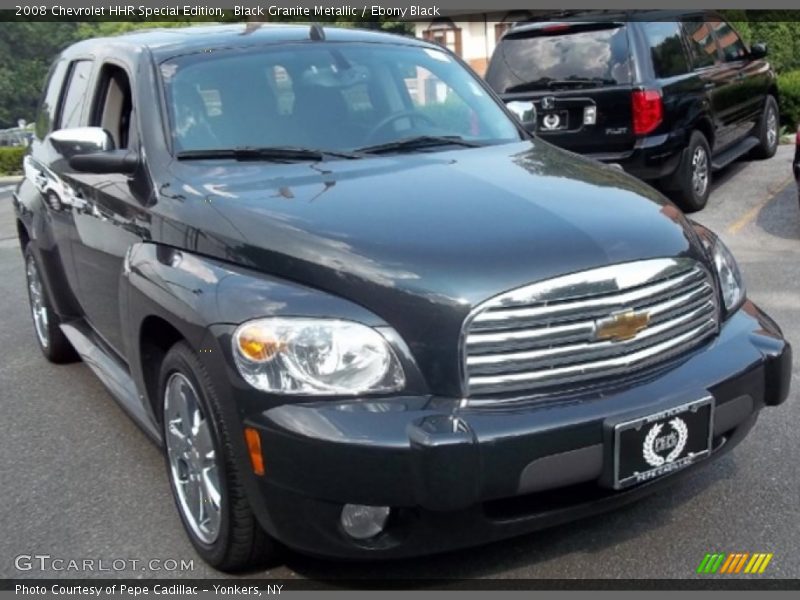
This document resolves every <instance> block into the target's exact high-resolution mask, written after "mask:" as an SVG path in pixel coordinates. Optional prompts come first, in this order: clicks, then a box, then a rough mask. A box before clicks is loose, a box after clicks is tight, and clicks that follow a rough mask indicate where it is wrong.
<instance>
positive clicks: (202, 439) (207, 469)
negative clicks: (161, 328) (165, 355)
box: [164, 372, 223, 544]
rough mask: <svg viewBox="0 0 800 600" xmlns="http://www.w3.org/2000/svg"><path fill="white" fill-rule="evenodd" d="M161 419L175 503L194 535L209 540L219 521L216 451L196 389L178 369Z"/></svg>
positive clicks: (169, 384) (166, 394)
mask: <svg viewBox="0 0 800 600" xmlns="http://www.w3.org/2000/svg"><path fill="white" fill-rule="evenodd" d="M164 422H165V424H166V427H165V436H166V446H167V457H168V461H169V471H170V477H171V478H172V483H173V486H174V488H175V491H176V494H177V496H178V506H179V508H180V510H181V512H182V513H183V516H184V519H185V521H186V522H187V523H188V524H189V527H190V528H191V529H192V531H193V532H194V534H195V535H196V536H197V538H198V539H199V540H200V541H202V542H203V543H205V544H212V543H214V541H215V540H216V539H217V537H218V536H219V531H220V523H221V522H222V502H223V498H222V491H221V490H222V488H221V486H220V476H219V468H218V465H217V457H218V455H217V451H216V448H215V447H214V441H213V439H212V434H211V424H210V423H209V421H208V419H207V418H206V415H205V414H204V413H203V409H202V407H201V405H200V402H199V399H198V394H197V391H196V390H195V388H194V386H193V385H192V383H191V381H189V379H188V378H187V377H186V376H185V375H183V374H182V373H179V372H176V373H173V374H172V375H170V377H169V379H168V380H167V384H166V386H165V390H164Z"/></svg>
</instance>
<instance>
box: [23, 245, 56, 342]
mask: <svg viewBox="0 0 800 600" xmlns="http://www.w3.org/2000/svg"><path fill="white" fill-rule="evenodd" d="M25 272H26V275H27V277H28V295H29V297H30V304H31V314H32V315H33V325H34V327H35V328H36V337H38V338H39V343H40V344H41V345H42V348H45V349H47V348H48V347H49V346H50V334H49V332H48V329H47V325H48V314H47V305H46V304H45V300H44V288H43V287H42V279H41V277H39V268H38V267H37V266H36V261H35V260H34V259H33V256H29V257H28V260H27V264H26V267H25Z"/></svg>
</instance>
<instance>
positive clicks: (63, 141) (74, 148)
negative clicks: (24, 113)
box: [49, 127, 114, 159]
mask: <svg viewBox="0 0 800 600" xmlns="http://www.w3.org/2000/svg"><path fill="white" fill-rule="evenodd" d="M49 139H50V143H51V144H52V145H53V148H55V149H56V150H57V151H58V153H59V154H61V155H62V156H63V157H64V158H67V159H69V158H72V157H73V156H76V155H78V154H91V153H93V152H106V151H108V150H113V149H114V139H113V138H112V137H111V134H110V133H108V132H107V131H106V130H105V129H103V128H102V127H73V128H70V129H59V130H58V131H54V132H53V133H51V134H50V137H49Z"/></svg>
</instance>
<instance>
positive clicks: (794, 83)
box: [778, 70, 800, 130]
mask: <svg viewBox="0 0 800 600" xmlns="http://www.w3.org/2000/svg"><path fill="white" fill-rule="evenodd" d="M778 95H779V102H780V108H781V122H782V123H783V124H784V125H786V126H787V127H789V128H790V129H791V130H794V129H795V128H796V127H798V126H800V70H798V71H790V72H788V73H783V74H781V75H779V76H778Z"/></svg>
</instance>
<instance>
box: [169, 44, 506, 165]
mask: <svg viewBox="0 0 800 600" xmlns="http://www.w3.org/2000/svg"><path fill="white" fill-rule="evenodd" d="M160 72H161V78H162V81H163V83H164V87H165V91H166V97H167V104H168V107H169V118H170V120H171V132H172V136H173V140H174V146H175V151H176V152H177V153H179V155H180V153H186V152H187V151H189V152H191V151H198V150H219V149H242V148H291V149H300V148H304V149H315V150H327V151H346V150H353V149H357V148H365V147H369V146H374V145H378V144H386V143H391V142H394V141H399V140H408V139H410V138H414V137H416V136H436V137H440V138H442V139H444V138H452V139H456V140H467V141H469V142H475V144H462V145H461V146H462V147H468V146H469V145H481V144H484V143H485V144H491V143H503V142H510V141H519V140H520V139H521V138H520V132H519V130H518V129H517V127H516V126H515V125H514V123H513V122H512V121H511V119H509V117H508V116H507V115H506V114H505V113H504V112H503V110H502V109H501V108H500V107H499V106H498V105H497V103H496V102H495V100H494V99H493V98H492V97H491V96H490V95H489V94H487V93H486V91H485V90H484V89H483V88H482V87H481V86H480V84H479V83H478V82H477V81H476V80H475V78H474V76H473V75H472V74H471V73H470V72H469V71H467V70H466V69H464V68H463V67H462V66H461V65H460V64H458V63H457V62H456V61H455V60H453V58H451V57H450V56H449V55H448V54H446V53H445V52H441V51H439V50H433V49H429V48H422V47H414V46H402V45H398V46H392V45H388V44H363V43H362V44H360V43H341V42H305V43H296V44H282V45H281V46H279V47H278V46H276V47H273V48H269V47H266V48H264V47H262V48H258V49H252V48H250V49H246V50H234V49H230V50H219V51H216V50H215V51H214V52H209V53H202V54H194V55H187V56H182V57H178V58H174V59H170V60H168V61H166V62H164V63H162V64H161V66H160ZM443 143H446V141H445V142H443ZM424 146H425V147H428V145H424Z"/></svg>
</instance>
